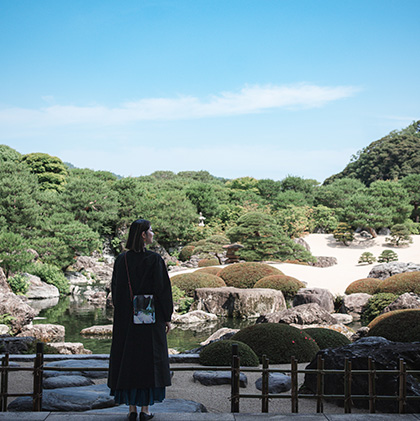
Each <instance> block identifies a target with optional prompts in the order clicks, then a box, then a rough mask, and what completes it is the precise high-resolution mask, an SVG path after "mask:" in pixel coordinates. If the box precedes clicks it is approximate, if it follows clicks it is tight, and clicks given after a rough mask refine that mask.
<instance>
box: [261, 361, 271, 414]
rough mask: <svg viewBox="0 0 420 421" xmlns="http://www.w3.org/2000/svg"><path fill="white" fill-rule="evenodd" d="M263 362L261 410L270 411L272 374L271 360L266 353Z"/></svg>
mask: <svg viewBox="0 0 420 421" xmlns="http://www.w3.org/2000/svg"><path fill="white" fill-rule="evenodd" d="M262 363H263V364H262V379H261V380H262V385H261V393H262V399H261V412H268V393H269V392H268V378H269V375H270V374H269V372H268V363H269V360H268V358H267V356H266V355H265V354H264V355H263V356H262Z"/></svg>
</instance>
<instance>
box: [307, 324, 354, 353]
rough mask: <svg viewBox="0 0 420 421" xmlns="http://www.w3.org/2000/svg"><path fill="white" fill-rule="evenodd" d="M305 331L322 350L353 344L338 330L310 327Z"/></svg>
mask: <svg viewBox="0 0 420 421" xmlns="http://www.w3.org/2000/svg"><path fill="white" fill-rule="evenodd" d="M303 331H304V332H305V333H307V334H309V335H311V337H312V338H313V339H314V340H315V341H316V343H317V344H318V346H319V348H320V349H325V348H339V347H340V346H345V345H348V344H350V343H351V340H350V339H349V338H347V336H345V335H343V334H342V333H340V332H337V331H336V330H332V329H327V328H323V327H308V328H307V329H303Z"/></svg>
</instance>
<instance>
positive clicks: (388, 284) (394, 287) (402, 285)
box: [378, 271, 420, 295]
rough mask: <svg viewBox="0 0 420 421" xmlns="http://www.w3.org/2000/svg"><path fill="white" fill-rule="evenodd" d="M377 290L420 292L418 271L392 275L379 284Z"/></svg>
mask: <svg viewBox="0 0 420 421" xmlns="http://www.w3.org/2000/svg"><path fill="white" fill-rule="evenodd" d="M378 292H389V293H391V294H397V295H402V294H405V293H406V292H414V293H415V294H420V271H416V272H404V273H398V274H396V275H392V276H390V277H389V278H387V279H385V280H383V281H382V282H381V283H380V284H379V288H378Z"/></svg>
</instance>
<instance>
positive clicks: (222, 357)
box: [199, 340, 259, 367]
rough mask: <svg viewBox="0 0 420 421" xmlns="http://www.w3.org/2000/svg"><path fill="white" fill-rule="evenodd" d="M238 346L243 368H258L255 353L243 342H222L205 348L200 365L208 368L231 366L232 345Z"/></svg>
mask: <svg viewBox="0 0 420 421" xmlns="http://www.w3.org/2000/svg"><path fill="white" fill-rule="evenodd" d="M233 344H238V354H239V357H240V359H241V361H240V364H241V366H245V367H256V366H258V365H259V361H258V357H257V355H256V354H255V352H254V351H253V350H252V349H251V348H250V347H249V346H248V345H247V344H244V343H243V342H240V341H232V340H221V341H217V342H213V343H211V344H209V345H207V346H206V347H204V348H203V349H202V350H201V352H200V360H199V361H200V364H202V365H208V366H230V365H231V363H232V345H233Z"/></svg>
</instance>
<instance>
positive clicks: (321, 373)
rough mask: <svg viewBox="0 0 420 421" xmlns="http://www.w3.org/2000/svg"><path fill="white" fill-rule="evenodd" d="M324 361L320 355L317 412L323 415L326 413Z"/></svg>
mask: <svg viewBox="0 0 420 421" xmlns="http://www.w3.org/2000/svg"><path fill="white" fill-rule="evenodd" d="M324 363H325V361H324V359H323V358H322V357H321V355H318V358H317V362H316V366H317V370H318V373H317V374H316V377H317V379H316V380H317V382H316V394H317V397H316V412H317V413H322V412H324V402H323V396H324Z"/></svg>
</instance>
